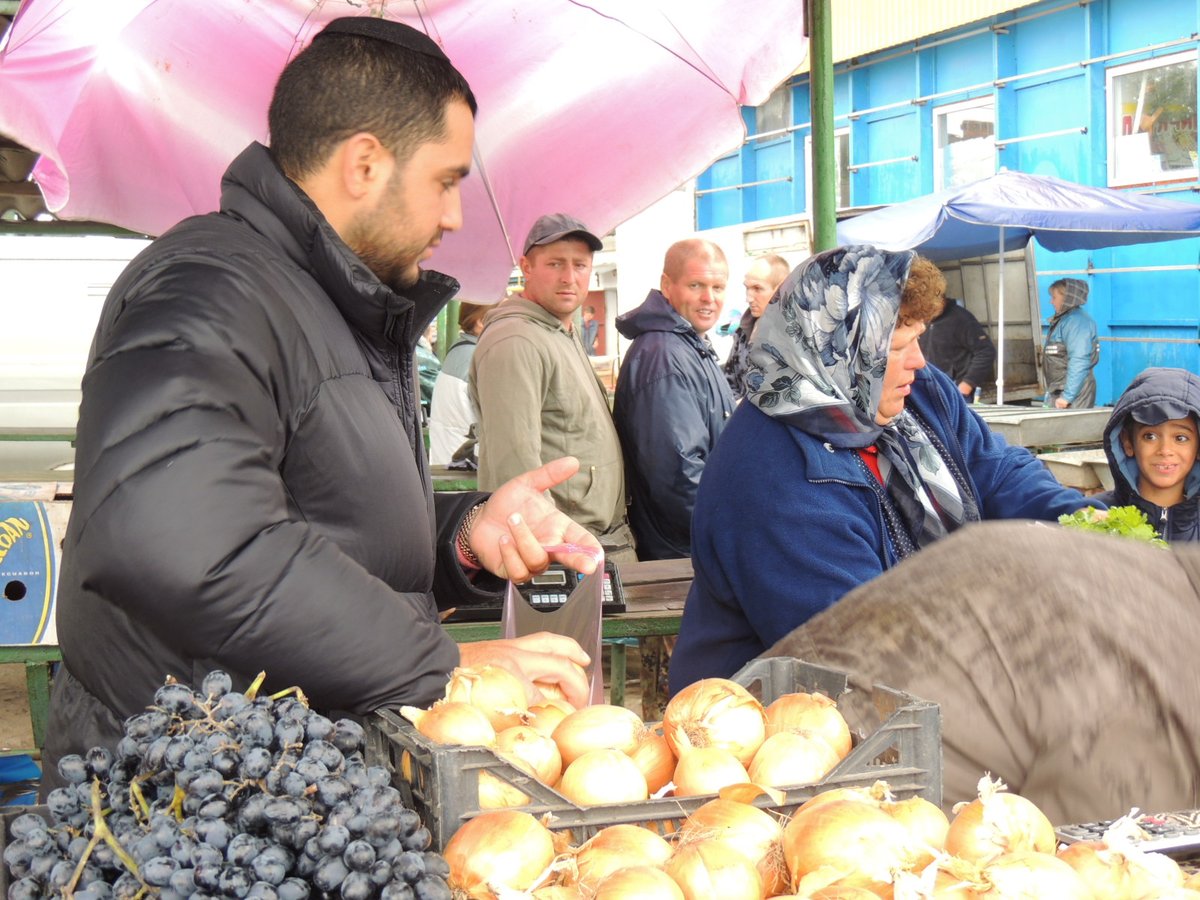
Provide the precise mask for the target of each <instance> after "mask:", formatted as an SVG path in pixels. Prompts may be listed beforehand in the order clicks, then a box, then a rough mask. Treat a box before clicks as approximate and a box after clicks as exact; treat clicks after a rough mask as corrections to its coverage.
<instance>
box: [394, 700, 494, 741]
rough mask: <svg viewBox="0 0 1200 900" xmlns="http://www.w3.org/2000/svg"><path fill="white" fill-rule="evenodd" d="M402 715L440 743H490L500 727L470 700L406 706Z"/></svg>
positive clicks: (430, 738)
mask: <svg viewBox="0 0 1200 900" xmlns="http://www.w3.org/2000/svg"><path fill="white" fill-rule="evenodd" d="M400 715H402V716H404V718H406V719H408V721H410V722H412V723H413V725H415V726H416V729H417V731H418V732H420V733H421V734H423V735H424V736H425V737H427V738H429V740H431V741H433V742H434V743H436V744H451V745H458V746H469V747H476V746H477V747H490V746H492V745H493V744H494V743H495V742H496V729H494V728H493V727H492V723H491V722H490V721H489V720H488V717H487V716H486V715H484V714H483V711H482V710H480V709H478V708H477V707H474V706H472V705H471V704H470V703H462V702H461V701H454V700H439V701H438V702H437V703H435V704H433V706H431V707H429V709H417V708H416V707H414V706H402V707H400Z"/></svg>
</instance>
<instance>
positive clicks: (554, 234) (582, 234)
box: [521, 213, 604, 256]
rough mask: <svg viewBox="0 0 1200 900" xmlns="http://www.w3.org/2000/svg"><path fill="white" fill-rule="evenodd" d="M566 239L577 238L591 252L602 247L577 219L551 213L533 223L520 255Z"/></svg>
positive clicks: (564, 214) (596, 238)
mask: <svg viewBox="0 0 1200 900" xmlns="http://www.w3.org/2000/svg"><path fill="white" fill-rule="evenodd" d="M568 237H578V238H579V239H580V240H581V241H583V242H584V243H585V244H587V245H588V246H589V247H591V248H592V250H593V251H595V250H600V249H603V247H604V242H603V241H601V240H600V238H598V237H596V236H595V235H594V234H592V233H591V232H590V231H588V229H587V226H586V225H584V224H583V223H582V222H580V221H579V220H578V219H575V218H572V217H571V216H568V215H567V214H566V213H551V214H550V215H548V216H542V217H541V218H539V219H538V220H537V221H536V222H534V223H533V227H532V228H530V229H529V235H528V236H527V237H526V238H525V249H524V250H522V251H521V255H522V256H528V255H529V251H530V250H532V249H533V248H534V247H543V246H545V245H546V244H553V243H554V242H555V241H561V240H562V239H563V238H568Z"/></svg>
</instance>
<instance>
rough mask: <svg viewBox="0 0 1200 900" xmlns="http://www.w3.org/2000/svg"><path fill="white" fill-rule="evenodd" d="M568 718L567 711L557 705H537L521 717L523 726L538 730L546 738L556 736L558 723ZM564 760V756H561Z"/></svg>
mask: <svg viewBox="0 0 1200 900" xmlns="http://www.w3.org/2000/svg"><path fill="white" fill-rule="evenodd" d="M566 717H567V711H566V710H565V709H563V708H562V707H561V706H559V705H558V704H556V703H535V704H534V705H533V706H531V707H529V709H527V710H526V711H525V714H524V715H523V716H521V724H522V725H528V726H529V727H530V728H536V729H537V730H538V731H540V732H541V733H542V734H544V735H546V737H551V736H552V735H553V734H554V729H555V728H557V727H558V723H559V722H561V721H562V720H563V719H565V718H566ZM559 758H560V759H561V758H562V754H561V753H560V754H559Z"/></svg>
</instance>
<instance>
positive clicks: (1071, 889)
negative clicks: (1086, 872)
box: [979, 850, 1092, 900]
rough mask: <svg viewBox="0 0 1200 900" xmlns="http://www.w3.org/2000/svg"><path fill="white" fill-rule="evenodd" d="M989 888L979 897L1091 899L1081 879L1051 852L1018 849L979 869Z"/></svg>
mask: <svg viewBox="0 0 1200 900" xmlns="http://www.w3.org/2000/svg"><path fill="white" fill-rule="evenodd" d="M983 880H984V882H985V883H987V884H988V885H989V887H988V889H987V890H985V891H980V892H979V896H980V897H983V898H988V900H990V898H992V897H996V898H1008V897H1015V898H1020V897H1046V898H1051V897H1052V898H1054V900H1092V892H1091V890H1089V889H1088V886H1087V884H1086V883H1085V882H1084V880H1083V879H1082V878H1081V877H1079V874H1078V873H1077V872H1076V871H1075V870H1074V869H1072V868H1071V867H1070V866H1069V865H1068V864H1067V863H1065V862H1063V861H1062V860H1061V859H1059V858H1058V857H1056V856H1055V855H1054V854H1053V853H1038V852H1035V851H1032V850H1022V851H1019V852H1017V853H1006V854H1004V855H1003V856H1000V857H997V858H996V859H994V860H992V861H991V862H990V863H988V864H987V865H986V866H984V868H983Z"/></svg>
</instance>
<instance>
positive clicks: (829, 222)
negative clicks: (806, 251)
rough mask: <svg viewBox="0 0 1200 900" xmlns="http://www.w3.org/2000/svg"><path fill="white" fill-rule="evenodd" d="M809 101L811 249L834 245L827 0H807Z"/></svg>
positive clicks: (834, 185)
mask: <svg viewBox="0 0 1200 900" xmlns="http://www.w3.org/2000/svg"><path fill="white" fill-rule="evenodd" d="M807 3H808V16H807V17H806V19H807V28H808V59H809V103H810V107H811V109H810V112H811V121H812V154H813V165H812V173H813V175H812V177H813V190H812V198H813V209H812V216H813V241H812V247H813V251H814V252H818V251H821V250H828V249H829V248H830V247H834V246H837V166H836V163H835V160H834V154H833V147H834V134H833V22H832V13H831V10H830V6H831V0H807Z"/></svg>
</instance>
